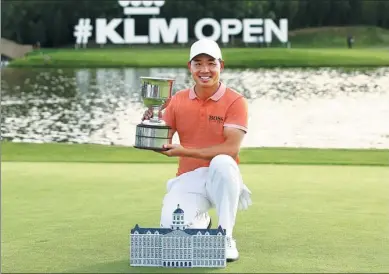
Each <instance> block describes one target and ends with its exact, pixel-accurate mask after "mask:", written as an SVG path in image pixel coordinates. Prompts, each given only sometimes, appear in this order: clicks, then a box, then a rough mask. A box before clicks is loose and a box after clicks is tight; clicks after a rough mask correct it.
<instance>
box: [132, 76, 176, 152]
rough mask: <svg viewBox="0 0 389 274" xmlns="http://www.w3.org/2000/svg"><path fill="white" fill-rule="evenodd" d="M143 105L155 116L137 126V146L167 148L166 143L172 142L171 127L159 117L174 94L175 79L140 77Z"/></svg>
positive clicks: (160, 149) (154, 148)
mask: <svg viewBox="0 0 389 274" xmlns="http://www.w3.org/2000/svg"><path fill="white" fill-rule="evenodd" d="M140 80H141V98H142V102H143V105H145V106H146V107H147V108H148V109H152V111H153V117H152V118H151V119H150V120H144V121H143V122H142V123H140V124H138V125H137V126H136V136H135V145H134V147H135V148H138V149H148V150H157V151H162V150H167V149H166V148H164V147H163V145H165V144H171V143H172V136H171V135H170V132H171V128H170V127H169V126H168V125H167V124H166V122H165V121H163V120H162V119H160V118H159V112H160V110H161V109H162V106H163V105H164V104H165V102H166V101H167V100H168V99H169V98H170V97H171V96H172V87H173V83H174V79H170V78H158V77H140Z"/></svg>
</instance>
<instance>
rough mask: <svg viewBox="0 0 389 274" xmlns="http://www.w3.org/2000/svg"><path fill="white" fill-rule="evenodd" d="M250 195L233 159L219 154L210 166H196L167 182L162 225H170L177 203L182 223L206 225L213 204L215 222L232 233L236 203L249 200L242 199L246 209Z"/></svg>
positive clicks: (196, 226)
mask: <svg viewBox="0 0 389 274" xmlns="http://www.w3.org/2000/svg"><path fill="white" fill-rule="evenodd" d="M242 193H243V194H244V195H242ZM250 194H251V192H250V190H249V189H248V188H247V187H246V186H245V185H244V183H243V180H242V176H241V173H240V170H239V167H238V165H237V164H236V162H235V161H234V159H233V158H232V157H230V156H228V155H218V156H216V157H214V158H213V159H212V161H211V163H210V166H209V167H201V168H198V169H196V170H193V171H191V172H187V173H184V174H182V175H180V176H178V177H176V178H173V179H170V180H169V181H168V182H167V193H166V194H165V196H164V199H163V206H162V212H161V221H160V222H161V227H165V228H169V227H170V226H171V224H172V219H173V217H172V214H173V211H174V210H175V209H176V208H177V206H178V205H179V207H180V208H181V209H182V210H183V211H184V222H185V224H187V225H189V226H190V228H207V226H208V224H209V215H208V210H209V209H210V208H212V207H215V208H216V211H217V215H218V218H219V220H218V221H219V224H218V225H220V226H221V227H222V228H223V229H226V234H227V235H228V236H232V232H233V228H234V225H235V218H236V213H237V210H238V205H239V203H242V201H240V200H242V199H246V200H247V199H249V202H247V201H245V206H244V207H246V208H247V207H248V205H249V204H251V199H250V198H249V197H250ZM246 208H242V209H246Z"/></svg>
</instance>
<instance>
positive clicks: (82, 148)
mask: <svg viewBox="0 0 389 274" xmlns="http://www.w3.org/2000/svg"><path fill="white" fill-rule="evenodd" d="M1 154H2V161H12V162H20V161H22V162H98V163H177V159H176V158H169V157H166V156H164V155H161V154H159V153H155V152H153V151H147V150H139V149H134V148H132V147H124V146H105V145H93V144H59V143H47V144H31V143H12V142H2V144H1ZM240 160H241V164H304V165H371V166H389V149H387V150H385V149H370V150H368V149H314V148H312V149H311V148H243V149H242V150H241V153H240Z"/></svg>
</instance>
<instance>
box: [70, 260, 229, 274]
mask: <svg viewBox="0 0 389 274" xmlns="http://www.w3.org/2000/svg"><path fill="white" fill-rule="evenodd" d="M218 270H219V271H220V270H222V268H217V269H214V268H164V267H132V266H130V264H129V262H128V261H127V260H119V261H113V262H107V263H99V264H95V265H89V266H83V267H79V268H75V269H70V270H68V271H66V272H64V273H193V272H196V273H212V272H217V271H218Z"/></svg>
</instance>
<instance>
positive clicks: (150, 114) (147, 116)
mask: <svg viewBox="0 0 389 274" xmlns="http://www.w3.org/2000/svg"><path fill="white" fill-rule="evenodd" d="M152 117H153V110H152V109H151V108H149V109H148V110H146V111H145V113H144V114H143V117H142V121H144V120H150V118H152Z"/></svg>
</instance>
